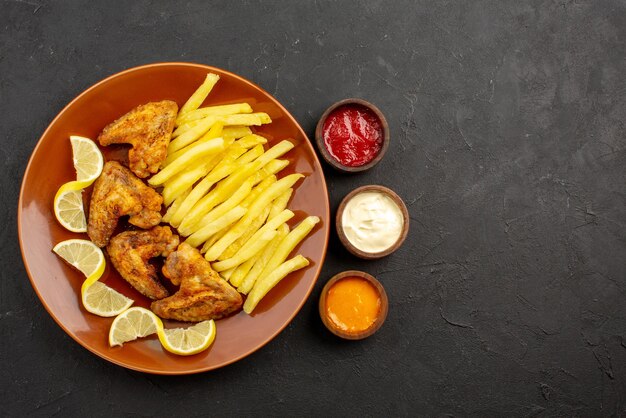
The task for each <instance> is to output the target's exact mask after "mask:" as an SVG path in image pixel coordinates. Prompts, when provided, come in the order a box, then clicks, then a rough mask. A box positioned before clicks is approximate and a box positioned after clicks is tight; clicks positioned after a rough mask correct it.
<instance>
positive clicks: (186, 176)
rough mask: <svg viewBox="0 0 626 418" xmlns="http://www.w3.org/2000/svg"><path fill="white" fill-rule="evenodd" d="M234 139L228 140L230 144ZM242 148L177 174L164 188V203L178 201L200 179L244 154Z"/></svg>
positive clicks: (226, 151)
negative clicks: (183, 192)
mask: <svg viewBox="0 0 626 418" xmlns="http://www.w3.org/2000/svg"><path fill="white" fill-rule="evenodd" d="M230 141H232V139H230V140H228V142H230ZM243 151H244V150H243V149H242V148H241V147H229V148H228V149H227V150H225V151H222V152H220V153H219V154H217V155H214V156H213V157H212V158H209V159H208V160H207V161H198V162H197V163H196V164H195V165H193V166H190V167H188V168H187V169H186V170H184V171H181V172H180V173H178V174H176V175H175V176H174V177H173V178H171V179H170V180H168V181H167V182H165V185H164V187H163V192H162V195H163V202H164V203H165V205H166V206H167V205H169V204H170V203H171V201H172V200H173V199H176V198H177V197H178V196H179V195H180V194H181V193H182V191H183V190H186V189H188V188H190V187H191V186H192V185H193V184H194V183H195V182H196V181H197V180H198V179H200V178H202V177H204V176H206V175H208V173H210V172H212V171H213V170H215V169H217V168H218V167H221V166H222V165H225V164H227V163H229V162H231V161H233V160H234V159H235V158H237V157H238V156H239V153H240V152H241V153H243Z"/></svg>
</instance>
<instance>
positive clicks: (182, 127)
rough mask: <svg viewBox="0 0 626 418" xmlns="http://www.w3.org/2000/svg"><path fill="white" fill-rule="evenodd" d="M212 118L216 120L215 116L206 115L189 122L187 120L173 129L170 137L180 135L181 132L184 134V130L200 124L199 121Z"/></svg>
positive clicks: (186, 130)
mask: <svg viewBox="0 0 626 418" xmlns="http://www.w3.org/2000/svg"><path fill="white" fill-rule="evenodd" d="M209 117H210V118H213V119H212V120H213V121H217V117H216V116H207V117H205V118H203V119H198V120H194V121H191V122H187V123H186V124H184V125H181V126H179V127H178V128H176V129H174V132H172V138H176V137H179V136H181V135H182V134H184V133H185V132H188V131H190V130H191V129H192V128H195V127H196V126H198V125H200V123H201V122H202V121H203V120H204V119H207V118H209Z"/></svg>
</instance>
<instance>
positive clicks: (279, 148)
mask: <svg viewBox="0 0 626 418" xmlns="http://www.w3.org/2000/svg"><path fill="white" fill-rule="evenodd" d="M292 148H293V144H292V143H291V142H289V141H280V142H279V143H278V144H276V145H274V146H273V147H272V148H270V149H268V150H267V151H265V153H263V155H261V156H260V157H259V158H258V160H257V161H258V162H259V163H261V166H262V167H263V166H265V165H266V164H267V163H269V162H270V161H272V160H274V159H276V158H278V157H280V156H282V155H284V154H286V153H287V152H289V151H290V150H291V149H292Z"/></svg>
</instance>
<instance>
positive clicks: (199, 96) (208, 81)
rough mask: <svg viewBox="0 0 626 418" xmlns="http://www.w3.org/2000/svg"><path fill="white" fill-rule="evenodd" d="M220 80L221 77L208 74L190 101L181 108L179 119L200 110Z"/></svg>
mask: <svg viewBox="0 0 626 418" xmlns="http://www.w3.org/2000/svg"><path fill="white" fill-rule="evenodd" d="M219 79H220V76H219V75H217V74H213V73H208V74H207V75H206V78H205V79H204V81H203V82H202V84H201V85H200V87H198V88H197V89H196V91H194V92H193V94H192V95H191V96H190V97H189V99H187V102H185V104H184V105H183V107H181V108H180V111H179V112H178V115H179V116H178V118H177V119H179V118H180V117H182V116H183V115H185V114H186V113H189V112H191V111H194V110H196V109H197V108H199V107H200V105H201V104H202V102H204V100H205V99H206V98H207V96H208V95H209V93H211V90H212V89H213V87H214V86H215V84H216V83H217V81H218V80H219Z"/></svg>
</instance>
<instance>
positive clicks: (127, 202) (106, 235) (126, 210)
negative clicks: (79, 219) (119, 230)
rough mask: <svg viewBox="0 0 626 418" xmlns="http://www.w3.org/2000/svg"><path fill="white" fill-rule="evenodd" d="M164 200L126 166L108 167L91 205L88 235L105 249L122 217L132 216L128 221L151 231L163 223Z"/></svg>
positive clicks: (109, 162)
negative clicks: (162, 205) (162, 206)
mask: <svg viewBox="0 0 626 418" xmlns="http://www.w3.org/2000/svg"><path fill="white" fill-rule="evenodd" d="M162 203H163V198H162V197H161V195H160V194H158V193H157V192H156V191H154V189H152V188H151V187H148V186H146V185H145V184H144V183H143V182H142V181H141V180H139V179H138V178H137V177H135V175H134V174H133V173H132V172H131V171H130V170H129V169H127V168H126V167H124V166H122V165H121V164H120V163H118V162H116V161H108V162H107V163H105V164H104V168H103V170H102V174H101V175H100V177H98V180H96V182H95V184H94V187H93V193H92V195H91V203H90V205H89V223H88V225H87V234H88V235H89V238H91V241H93V243H94V244H96V245H97V246H98V247H104V246H106V245H107V244H108V243H109V239H110V238H111V235H112V234H113V231H114V230H115V226H116V225H117V220H118V218H119V217H120V216H125V215H130V218H129V219H128V222H130V223H131V224H133V225H135V226H138V227H139V228H143V229H148V228H152V227H153V226H155V225H158V224H159V222H161V204H162Z"/></svg>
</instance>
